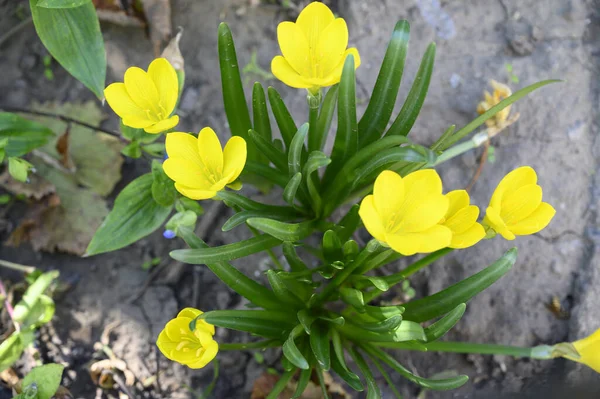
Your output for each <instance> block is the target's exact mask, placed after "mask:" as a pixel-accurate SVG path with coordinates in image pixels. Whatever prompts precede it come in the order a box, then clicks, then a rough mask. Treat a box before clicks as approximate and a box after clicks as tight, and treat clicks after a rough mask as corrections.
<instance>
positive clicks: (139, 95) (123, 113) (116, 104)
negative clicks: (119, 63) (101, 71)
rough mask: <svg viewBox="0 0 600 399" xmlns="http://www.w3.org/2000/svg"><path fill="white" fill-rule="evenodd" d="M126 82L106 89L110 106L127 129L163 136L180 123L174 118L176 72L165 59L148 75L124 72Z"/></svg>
mask: <svg viewBox="0 0 600 399" xmlns="http://www.w3.org/2000/svg"><path fill="white" fill-rule="evenodd" d="M123 80H124V82H125V83H113V84H111V85H109V86H108V87H107V88H106V89H104V96H105V97H106V101H107V102H108V105H110V107H111V108H112V109H113V111H115V113H116V114H117V115H119V116H120V117H121V118H122V119H123V124H124V125H125V126H129V127H133V128H136V129H144V130H145V131H146V132H148V133H162V132H164V131H166V130H169V129H171V128H173V127H175V126H176V125H177V124H178V123H179V117H178V116H177V115H173V116H171V114H172V113H173V111H174V110H175V105H177V98H178V96H179V83H178V81H177V73H176V72H175V69H173V66H171V64H169V61H167V60H166V59H165V58H157V59H155V60H154V61H152V63H151V64H150V66H149V67H148V72H146V71H144V70H143V69H141V68H138V67H131V68H129V69H127V71H125V77H124V79H123Z"/></svg>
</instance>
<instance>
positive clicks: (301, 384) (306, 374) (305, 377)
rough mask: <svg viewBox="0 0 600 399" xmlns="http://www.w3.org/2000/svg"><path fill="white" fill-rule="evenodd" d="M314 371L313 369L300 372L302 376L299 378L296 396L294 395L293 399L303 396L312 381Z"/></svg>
mask: <svg viewBox="0 0 600 399" xmlns="http://www.w3.org/2000/svg"><path fill="white" fill-rule="evenodd" d="M312 371H313V370H312V368H308V369H306V370H301V371H300V376H299V377H298V382H297V383H296V390H295V391H294V395H292V399H296V398H299V397H300V396H302V394H303V393H304V390H305V389H306V387H307V385H308V382H309V381H310V376H311V375H312Z"/></svg>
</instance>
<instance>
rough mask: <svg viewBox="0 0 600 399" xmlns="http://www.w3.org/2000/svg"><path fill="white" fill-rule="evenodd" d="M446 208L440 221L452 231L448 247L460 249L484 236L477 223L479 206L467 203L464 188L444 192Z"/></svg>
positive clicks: (467, 196) (481, 228)
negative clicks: (446, 199)
mask: <svg viewBox="0 0 600 399" xmlns="http://www.w3.org/2000/svg"><path fill="white" fill-rule="evenodd" d="M446 198H448V204H449V205H448V210H447V211H446V215H445V216H444V218H443V219H442V221H441V222H440V224H441V225H443V226H446V227H448V228H449V229H450V230H451V231H452V241H451V242H450V245H448V246H449V247H450V248H455V249H462V248H467V247H470V246H473V245H475V244H477V243H478V242H479V241H480V240H481V239H482V238H483V237H485V229H484V228H483V226H482V225H480V224H479V223H477V218H478V217H479V208H478V207H476V206H475V205H469V203H470V200H469V194H468V193H467V192H466V191H465V190H454V191H450V192H449V193H448V194H446Z"/></svg>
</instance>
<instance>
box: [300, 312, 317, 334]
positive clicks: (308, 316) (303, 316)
mask: <svg viewBox="0 0 600 399" xmlns="http://www.w3.org/2000/svg"><path fill="white" fill-rule="evenodd" d="M296 316H297V317H298V321H299V322H300V324H302V327H304V331H306V334H308V335H310V331H311V326H312V324H313V323H314V321H315V320H317V316H316V315H314V314H313V313H311V312H310V310H308V309H302V310H299V311H298V313H297V314H296Z"/></svg>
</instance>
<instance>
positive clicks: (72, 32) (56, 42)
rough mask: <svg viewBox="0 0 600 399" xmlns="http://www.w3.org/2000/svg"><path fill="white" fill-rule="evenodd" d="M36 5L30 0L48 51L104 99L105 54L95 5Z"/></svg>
mask: <svg viewBox="0 0 600 399" xmlns="http://www.w3.org/2000/svg"><path fill="white" fill-rule="evenodd" d="M37 3H38V0H29V5H30V8H31V16H32V17H33V24H34V25H35V30H36V31H37V34H38V36H39V38H40V40H41V41H42V43H44V46H45V47H46V49H48V51H49V52H50V54H51V55H52V57H54V59H56V60H57V61H58V62H59V63H60V65H62V67H63V68H65V69H66V70H67V72H69V73H70V74H71V75H73V76H74V77H75V78H76V79H77V80H79V81H80V82H81V83H83V84H84V85H85V86H86V87H87V88H88V89H90V90H91V91H92V92H94V94H95V95H96V96H97V97H98V98H99V99H103V98H104V94H103V91H104V81H105V78H106V52H105V51H104V40H103V39H102V33H101V32H100V23H99V22H98V17H97V16H96V8H95V7H94V4H92V2H91V1H90V2H87V3H85V4H83V5H80V6H79V7H74V8H43V7H37Z"/></svg>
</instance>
